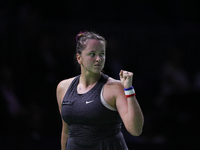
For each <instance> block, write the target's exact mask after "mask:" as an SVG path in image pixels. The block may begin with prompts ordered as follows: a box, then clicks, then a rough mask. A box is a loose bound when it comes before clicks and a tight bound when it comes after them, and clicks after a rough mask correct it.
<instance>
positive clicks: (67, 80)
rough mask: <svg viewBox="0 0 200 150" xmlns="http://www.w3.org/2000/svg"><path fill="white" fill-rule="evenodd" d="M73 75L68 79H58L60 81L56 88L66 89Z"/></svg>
mask: <svg viewBox="0 0 200 150" xmlns="http://www.w3.org/2000/svg"><path fill="white" fill-rule="evenodd" d="M74 78H75V77H73V78H69V79H65V80H62V81H60V83H59V84H58V86H57V90H63V89H66V88H67V89H68V87H69V86H70V84H71V82H72V81H73V79H74Z"/></svg>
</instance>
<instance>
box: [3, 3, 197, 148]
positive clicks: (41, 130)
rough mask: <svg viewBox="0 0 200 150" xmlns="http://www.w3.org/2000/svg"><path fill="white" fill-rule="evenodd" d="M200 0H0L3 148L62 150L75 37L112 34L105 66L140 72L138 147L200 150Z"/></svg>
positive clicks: (133, 143) (131, 142)
mask: <svg viewBox="0 0 200 150" xmlns="http://www.w3.org/2000/svg"><path fill="white" fill-rule="evenodd" d="M199 6H200V5H199V3H198V1H196V2H195V1H180V0H179V1H172V0H168V1H164V2H163V1H154V0H153V1H151V2H150V1H147V0H140V1H97V0H92V1H80V0H73V1H67V0H65V1H64V0H57V1H54V0H53V1H47V0H41V1H37V0H35V1H33V0H29V1H26V0H18V1H15V0H1V1H0V117H1V121H0V122H1V123H0V124H1V127H0V149H1V150H41V149H48V150H58V149H60V132H61V118H60V114H59V111H58V107H57V101H56V86H57V84H58V83H59V82H60V81H61V80H63V79H66V78H69V77H72V76H75V75H78V74H79V72H78V71H77V69H76V68H77V67H76V65H75V63H74V55H75V46H76V41H75V37H76V34H78V33H79V31H83V30H89V31H94V32H97V33H99V34H100V35H102V36H104V37H105V38H106V40H107V42H108V45H107V60H106V66H105V69H104V71H105V73H106V74H108V75H109V76H112V77H114V78H116V79H118V73H119V71H120V69H124V70H129V71H132V72H134V83H133V85H134V87H135V90H136V92H137V99H138V101H139V103H140V105H141V108H142V110H143V113H144V117H145V125H144V131H143V133H142V135H141V136H139V137H133V136H130V134H128V133H127V132H126V131H125V129H124V128H123V132H124V136H125V138H126V141H127V144H128V146H129V148H130V150H173V149H178V150H179V149H182V150H184V149H187V150H188V149H189V150H199V149H200V144H199V141H200V139H199V136H200V134H199V125H200V123H199V121H198V119H199V106H198V101H199V100H200V66H199V64H200V59H199V57H200V53H199V48H200V44H199V43H200V42H199V41H200V18H199V15H200V10H199Z"/></svg>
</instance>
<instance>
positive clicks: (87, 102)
mask: <svg viewBox="0 0 200 150" xmlns="http://www.w3.org/2000/svg"><path fill="white" fill-rule="evenodd" d="M93 101H94V100H91V101H86V102H85V103H86V104H89V103H92V102H93Z"/></svg>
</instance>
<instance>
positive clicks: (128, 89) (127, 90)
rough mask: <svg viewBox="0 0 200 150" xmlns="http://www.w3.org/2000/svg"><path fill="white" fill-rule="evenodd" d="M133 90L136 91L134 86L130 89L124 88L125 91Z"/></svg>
mask: <svg viewBox="0 0 200 150" xmlns="http://www.w3.org/2000/svg"><path fill="white" fill-rule="evenodd" d="M131 89H134V88H133V86H132V87H130V88H124V91H129V90H131Z"/></svg>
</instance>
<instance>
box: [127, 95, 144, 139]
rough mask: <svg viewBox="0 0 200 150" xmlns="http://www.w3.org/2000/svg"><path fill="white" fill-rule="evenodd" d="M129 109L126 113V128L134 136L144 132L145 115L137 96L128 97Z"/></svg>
mask: <svg viewBox="0 0 200 150" xmlns="http://www.w3.org/2000/svg"><path fill="white" fill-rule="evenodd" d="M127 106H128V111H127V114H126V123H125V126H126V129H127V130H128V132H129V133H130V134H132V135H134V136H139V135H140V134H141V133H142V128H143V124H144V117H143V113H142V110H141V108H140V105H139V103H138V101H137V99H136V97H135V96H132V97H128V98H127Z"/></svg>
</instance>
